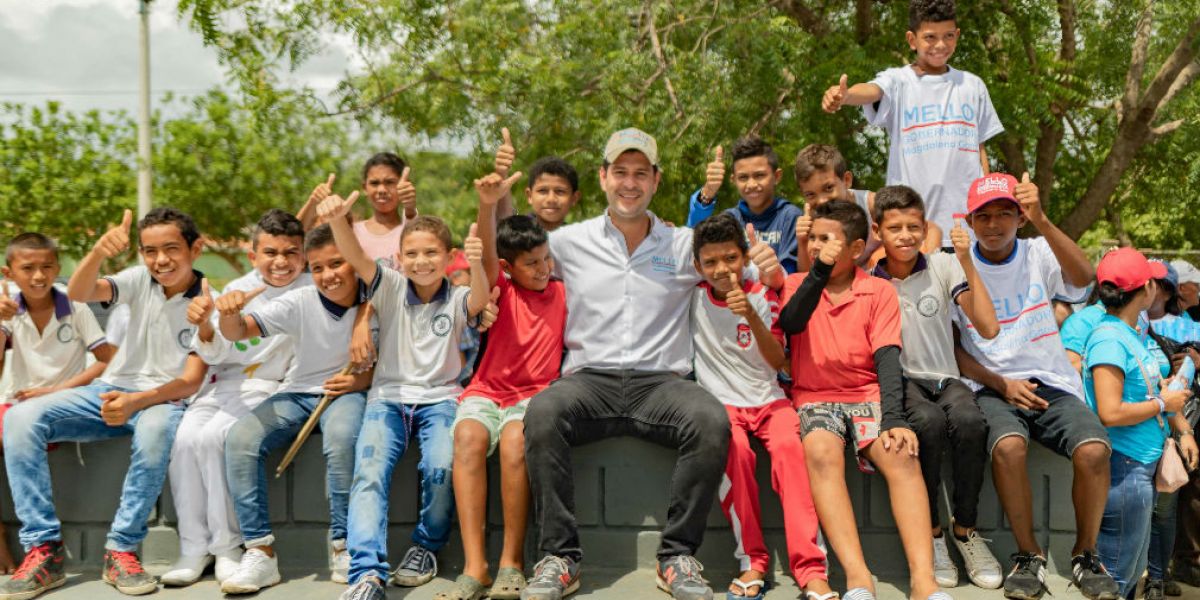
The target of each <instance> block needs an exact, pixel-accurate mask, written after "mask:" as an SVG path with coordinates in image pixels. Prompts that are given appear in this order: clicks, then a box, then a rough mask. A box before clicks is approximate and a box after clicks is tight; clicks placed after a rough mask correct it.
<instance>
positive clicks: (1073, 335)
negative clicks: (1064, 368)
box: [1059, 302, 1171, 377]
mask: <svg viewBox="0 0 1200 600" xmlns="http://www.w3.org/2000/svg"><path fill="white" fill-rule="evenodd" d="M1106 314H1108V311H1106V310H1104V305H1103V304H1101V303H1099V302H1097V303H1095V304H1092V305H1090V306H1087V307H1085V308H1082V309H1080V310H1077V311H1075V313H1074V314H1072V315H1071V316H1069V317H1067V320H1066V321H1063V324H1062V331H1061V332H1060V333H1059V336H1060V337H1062V343H1063V347H1064V348H1066V349H1067V350H1070V351H1071V352H1074V353H1075V354H1078V355H1080V356H1083V355H1084V352H1086V350H1087V342H1088V338H1089V337H1091V335H1092V332H1093V331H1095V329H1096V326H1097V325H1099V324H1100V321H1101V319H1103V318H1104V315H1106ZM1149 322H1150V321H1149V318H1148V317H1147V316H1146V313H1145V312H1142V313H1138V324H1137V335H1138V338H1139V339H1140V340H1142V343H1143V344H1145V345H1146V349H1147V350H1149V351H1150V355H1151V356H1153V357H1154V360H1155V361H1156V362H1158V369H1159V372H1160V373H1161V374H1162V376H1163V377H1166V376H1167V375H1169V374H1170V373H1171V361H1170V359H1168V358H1167V355H1166V354H1164V353H1163V351H1162V349H1161V348H1159V346H1158V342H1156V341H1154V338H1152V337H1150V335H1149V334H1147V333H1146V331H1147V329H1146V325H1147V324H1148V323H1149ZM1154 331H1155V332H1158V325H1157V324H1155V326H1154ZM1146 368H1147V369H1148V368H1150V367H1149V365H1147V367H1146Z"/></svg>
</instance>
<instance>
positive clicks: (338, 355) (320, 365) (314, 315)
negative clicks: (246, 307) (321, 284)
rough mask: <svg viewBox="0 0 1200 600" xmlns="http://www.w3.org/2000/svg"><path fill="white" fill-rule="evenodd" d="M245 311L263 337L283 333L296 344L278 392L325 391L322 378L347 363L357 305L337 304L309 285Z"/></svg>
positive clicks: (314, 392) (325, 377)
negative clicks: (294, 355)
mask: <svg viewBox="0 0 1200 600" xmlns="http://www.w3.org/2000/svg"><path fill="white" fill-rule="evenodd" d="M360 287H361V286H360ZM246 314H248V315H249V316H250V318H252V319H254V322H255V323H257V324H258V329H259V331H261V332H262V336H263V337H264V338H269V337H271V336H275V335H286V336H288V337H290V338H292V343H293V344H294V345H295V353H296V358H295V360H293V361H292V363H291V367H290V368H289V369H288V371H287V374H286V375H285V376H284V379H283V384H282V385H280V386H279V389H278V390H276V392H277V393H281V394H282V393H285V392H295V393H302V394H324V393H325V388H324V384H325V380H326V379H329V378H330V377H333V376H334V375H337V374H338V372H340V371H341V370H342V369H343V368H344V367H345V366H346V365H347V364H348V363H349V362H350V337H351V336H352V335H353V333H354V316H355V315H357V314H358V304H355V305H354V306H351V307H349V308H347V307H344V306H339V305H337V304H335V303H333V302H331V301H329V300H327V299H326V298H325V296H322V295H321V293H320V292H318V291H317V287H316V286H315V285H309V286H304V287H301V288H297V289H293V290H291V291H288V292H285V293H283V294H282V295H280V296H279V297H278V298H275V299H274V300H270V301H267V302H265V303H263V305H262V306H261V307H259V308H257V309H255V310H253V311H250V312H248V313H246Z"/></svg>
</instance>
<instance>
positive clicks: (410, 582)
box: [391, 544, 438, 587]
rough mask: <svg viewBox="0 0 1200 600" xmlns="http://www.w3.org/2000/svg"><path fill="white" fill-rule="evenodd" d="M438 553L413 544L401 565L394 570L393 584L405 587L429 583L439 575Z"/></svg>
mask: <svg viewBox="0 0 1200 600" xmlns="http://www.w3.org/2000/svg"><path fill="white" fill-rule="evenodd" d="M437 572H438V564H437V555H436V554H434V553H433V551H432V550H429V549H427V548H424V547H422V546H418V545H416V544H413V546H412V547H411V548H409V549H408V552H405V553H404V558H403V559H402V560H401V561H400V566H399V567H396V570H395V571H392V577H391V579H392V584H393V585H399V586H403V587H417V586H420V585H425V584H426V583H429V581H430V580H432V579H433V578H434V577H436V576H437Z"/></svg>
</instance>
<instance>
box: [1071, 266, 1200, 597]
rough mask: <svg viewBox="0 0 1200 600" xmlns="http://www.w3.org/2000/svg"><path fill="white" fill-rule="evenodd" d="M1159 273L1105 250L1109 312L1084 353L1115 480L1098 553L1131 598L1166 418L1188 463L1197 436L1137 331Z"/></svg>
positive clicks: (1102, 275) (1142, 558)
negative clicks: (1175, 432) (1192, 433)
mask: <svg viewBox="0 0 1200 600" xmlns="http://www.w3.org/2000/svg"><path fill="white" fill-rule="evenodd" d="M1164 271H1165V269H1164V267H1163V266H1162V263H1152V262H1150V261H1148V260H1146V257H1145V256H1143V255H1142V254H1141V253H1140V252H1138V251H1136V250H1134V249H1132V248H1120V249H1117V250H1114V251H1112V252H1109V253H1108V254H1106V255H1105V256H1104V258H1102V259H1101V260H1100V265H1099V267H1098V268H1097V269H1096V279H1097V281H1098V282H1099V294H1100V302H1102V303H1103V304H1104V307H1105V309H1106V311H1107V314H1105V315H1104V317H1103V318H1102V319H1101V320H1100V323H1099V324H1097V326H1096V329H1095V330H1094V331H1093V332H1092V334H1091V336H1090V337H1089V338H1088V341H1087V347H1086V349H1085V351H1084V392H1085V398H1086V401H1087V403H1088V405H1089V406H1090V407H1091V408H1092V410H1095V411H1096V414H1097V415H1098V416H1099V417H1100V422H1101V423H1103V424H1104V426H1105V427H1107V428H1108V435H1109V439H1110V440H1112V456H1111V458H1110V465H1111V473H1112V475H1111V476H1112V480H1111V484H1110V487H1109V492H1108V503H1107V504H1106V505H1105V507H1104V516H1103V518H1102V520H1101V522H1100V537H1099V540H1098V543H1097V551H1098V553H1099V555H1100V560H1101V562H1102V563H1103V564H1104V566H1105V568H1106V569H1108V571H1109V573H1110V574H1111V575H1112V576H1113V579H1114V580H1116V582H1117V584H1118V585H1120V586H1121V592H1120V593H1121V596H1122V597H1125V598H1129V599H1132V598H1133V594H1134V591H1135V590H1136V588H1137V581H1138V578H1139V577H1140V576H1141V573H1142V571H1144V570H1145V569H1146V560H1147V554H1148V552H1149V548H1150V516H1151V513H1152V512H1153V509H1154V494H1155V490H1154V472H1155V469H1156V467H1157V466H1158V460H1159V458H1161V456H1162V446H1163V442H1164V441H1165V440H1166V437H1167V435H1169V434H1170V430H1169V429H1168V427H1167V421H1168V420H1169V421H1170V424H1171V426H1172V427H1174V428H1175V429H1176V431H1177V432H1179V433H1180V434H1181V439H1180V445H1181V447H1182V448H1183V449H1184V452H1185V454H1186V455H1187V456H1188V462H1189V463H1190V464H1193V465H1194V464H1195V461H1196V441H1195V439H1194V438H1193V437H1192V435H1191V431H1190V428H1189V427H1188V425H1187V422H1186V421H1185V420H1184V419H1183V415H1182V412H1181V411H1182V409H1183V405H1184V402H1186V401H1187V399H1188V398H1189V397H1190V396H1191V392H1188V391H1167V390H1166V389H1165V383H1164V381H1163V378H1162V372H1161V370H1160V369H1159V361H1158V360H1157V359H1156V358H1155V357H1154V356H1153V355H1151V354H1150V351H1149V350H1147V348H1146V345H1145V344H1144V343H1142V341H1141V340H1140V339H1139V336H1138V333H1137V330H1136V329H1135V327H1136V326H1137V319H1138V313H1140V312H1142V311H1144V310H1146V309H1147V308H1149V307H1150V304H1151V303H1152V302H1153V300H1154V295H1155V293H1156V292H1157V290H1158V284H1157V282H1156V281H1154V280H1155V279H1159V278H1161V277H1163V276H1164V275H1165V272H1164Z"/></svg>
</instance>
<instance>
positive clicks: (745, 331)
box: [737, 323, 751, 348]
mask: <svg viewBox="0 0 1200 600" xmlns="http://www.w3.org/2000/svg"><path fill="white" fill-rule="evenodd" d="M750 340H751V332H750V326H749V325H747V324H745V323H738V326H737V343H738V346H740V347H742V348H749V347H750Z"/></svg>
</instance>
